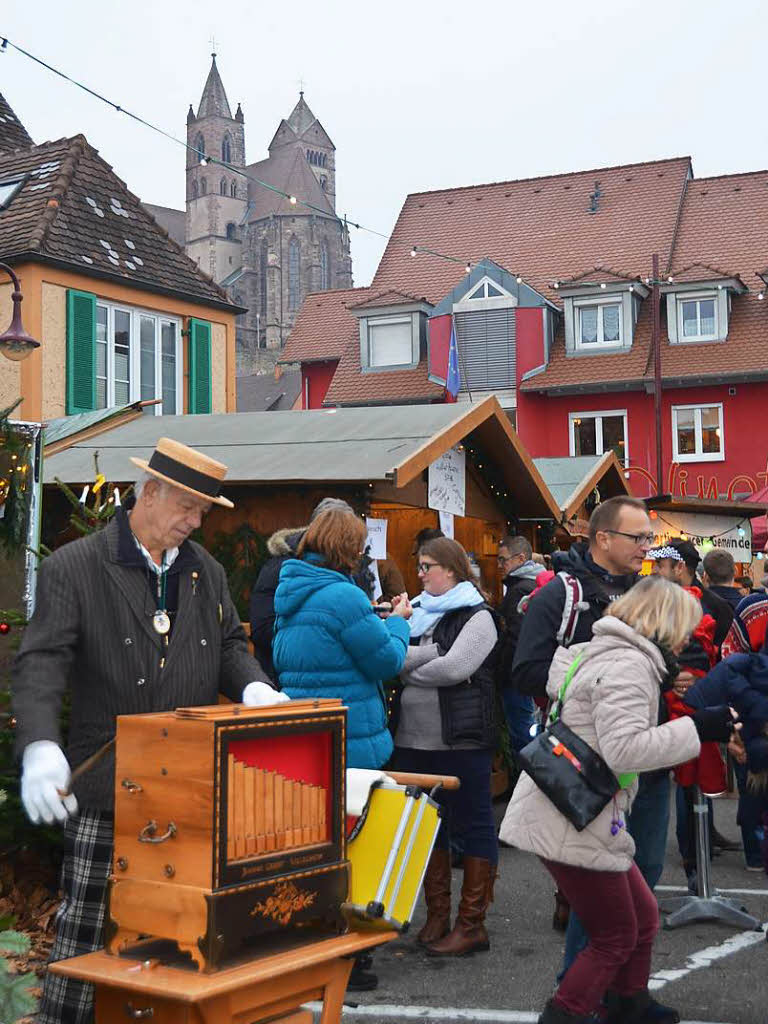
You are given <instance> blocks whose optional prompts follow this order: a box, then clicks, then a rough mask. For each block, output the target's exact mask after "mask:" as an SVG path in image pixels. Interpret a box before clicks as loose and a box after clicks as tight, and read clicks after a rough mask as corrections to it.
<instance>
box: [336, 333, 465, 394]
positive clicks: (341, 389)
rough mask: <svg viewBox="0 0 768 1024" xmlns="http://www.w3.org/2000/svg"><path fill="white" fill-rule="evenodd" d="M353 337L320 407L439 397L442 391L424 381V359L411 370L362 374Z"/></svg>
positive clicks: (357, 339)
mask: <svg viewBox="0 0 768 1024" xmlns="http://www.w3.org/2000/svg"><path fill="white" fill-rule="evenodd" d="M355 327H357V321H355ZM355 334H356V336H355V338H354V339H353V340H351V341H350V342H349V343H348V345H347V347H346V348H345V350H344V354H343V355H342V357H341V359H340V361H339V365H338V366H337V367H336V372H335V373H334V375H333V380H332V381H331V386H330V388H329V389H328V393H327V394H326V396H325V400H324V401H323V405H394V404H397V403H400V404H402V403H404V402H415V401H422V402H423V401H434V400H437V399H440V398H442V397H443V395H444V394H445V388H443V387H441V386H440V385H438V384H433V383H431V381H429V380H427V360H426V359H422V360H421V362H420V363H419V365H418V366H416V367H414V368H413V369H412V370H381V371H380V372H378V373H376V372H370V373H363V372H362V370H361V368H360V340H359V338H358V337H357V332H355Z"/></svg>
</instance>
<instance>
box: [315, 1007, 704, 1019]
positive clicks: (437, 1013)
mask: <svg viewBox="0 0 768 1024" xmlns="http://www.w3.org/2000/svg"><path fill="white" fill-rule="evenodd" d="M305 1006H306V1007H307V1008H308V1009H310V1010H312V1011H313V1012H315V1013H317V1012H319V1010H320V1009H321V1005H320V1003H306V1004H305ZM342 1017H343V1019H344V1020H354V1019H355V1018H357V1017H379V1018H382V1019H387V1020H389V1019H393V1020H419V1021H421V1020H442V1021H475V1022H477V1024H536V1022H537V1021H538V1019H539V1014H538V1012H527V1011H525V1010H488V1009H479V1008H474V1007H461V1008H459V1007H456V1006H392V1004H391V1003H382V1004H378V1005H377V1004H376V1003H367V1004H362V1003H361V1004H360V1005H359V1006H345V1007H344V1010H343V1013H342ZM683 1024H717V1022H715V1021H700V1020H688V1021H683Z"/></svg>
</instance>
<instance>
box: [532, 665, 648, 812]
mask: <svg viewBox="0 0 768 1024" xmlns="http://www.w3.org/2000/svg"><path fill="white" fill-rule="evenodd" d="M580 661H581V654H579V655H577V656H576V658H575V659H574V660H573V662H572V663H571V665H570V667H569V668H568V671H567V673H566V675H565V680H564V682H563V685H562V686H561V687H560V692H559V693H558V695H557V700H556V701H555V703H554V704H553V705H552V710H551V711H550V714H549V718H548V724H547V727H546V729H544V731H543V732H540V733H539V735H538V736H537V737H536V738H535V739H534V740H532V741H531V742H530V743H529V744H528V745H527V746H525V747H523V749H522V750H521V751H520V753H519V754H518V755H517V756H518V759H519V761H520V764H521V766H522V768H523V771H525V772H526V773H527V774H528V775H530V777H531V778H532V779H533V781H534V782H535V783H536V785H537V786H538V787H539V789H540V790H541V791H542V793H544V795H545V796H546V797H548V798H549V799H550V800H551V801H552V803H553V804H554V805H555V807H556V808H557V809H558V811H560V813H561V814H562V815H563V816H564V817H566V818H567V819H568V821H570V823H571V824H572V825H573V827H574V828H575V829H576V831H577V832H581V831H582V830H583V829H585V828H586V827H587V825H588V824H589V823H590V822H591V821H594V819H595V818H596V817H597V816H598V814H599V813H600V812H601V811H602V809H603V808H604V807H605V806H606V804H607V803H608V801H609V800H611V799H612V798H613V797H614V796H615V795H616V794H617V793H618V792H619V790H620V789H626V788H627V787H629V786H631V785H632V783H633V782H634V781H635V779H636V778H637V775H636V774H635V773H626V774H622V775H619V776H618V778H617V777H616V776H615V775H614V774H613V772H612V771H611V769H610V768H609V767H608V765H607V764H606V763H605V761H604V760H603V759H602V757H601V756H600V755H599V754H598V753H597V751H595V750H593V749H592V747H590V745H589V744H588V743H585V742H584V740H583V739H581V738H580V737H579V736H577V735H576V733H575V732H574V731H573V730H572V729H569V728H568V726H567V725H566V724H565V722H563V721H562V720H561V719H560V712H561V710H562V705H563V700H564V698H565V693H566V690H567V689H568V687H569V686H570V684H571V680H572V679H573V676H574V673H575V672H576V669H577V668H578V665H579V662H580Z"/></svg>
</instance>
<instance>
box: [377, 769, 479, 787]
mask: <svg viewBox="0 0 768 1024" xmlns="http://www.w3.org/2000/svg"><path fill="white" fill-rule="evenodd" d="M385 775H388V776H389V777H390V779H394V780H395V782H397V783H398V784H399V785H401V786H419V787H420V788H421V789H430V790H431V789H435V788H436V787H437V788H439V789H459V788H460V786H461V782H460V781H459V780H458V779H457V778H456V776H455V775H422V774H421V773H419V772H390V771H386V772H385Z"/></svg>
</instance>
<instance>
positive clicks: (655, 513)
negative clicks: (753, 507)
mask: <svg viewBox="0 0 768 1024" xmlns="http://www.w3.org/2000/svg"><path fill="white" fill-rule="evenodd" d="M650 516H651V519H653V520H656V519H660V520H661V522H662V523H664V524H665V525H666V526H668V527H669V528H670V529H672V530H679V529H680V527H679V526H678V524H677V523H671V522H670V521H669V520H668V519H665V518H664V516H663V515H662V514H661V513H660V512H658V511H657V510H656V509H652V510H651V513H650ZM746 522H749V516H744V518H743V519H742V520H740V522H739V523H738V525H737V527H736V532H737V533H738V535H739V537H746V535H747V531H746V530H745V529H744V523H746ZM733 529H734V528H733V527H732V526H731V527H729V528H728V529H726V530H721V531H720V532H719V533H711V534H708V536H707V541H708V543H710V544H714V543H715V541H716V540H717V539H718V538H719V537H725V536H726V534H729V533H732V532H733ZM680 539H681V540H688V534H687V533H685V532H684V531H681V532H680Z"/></svg>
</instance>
